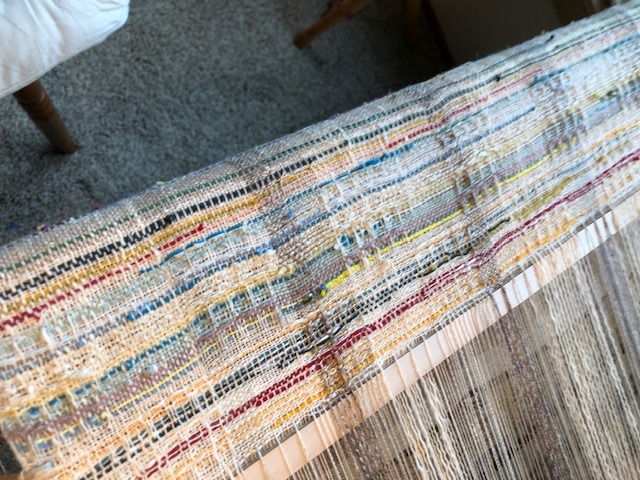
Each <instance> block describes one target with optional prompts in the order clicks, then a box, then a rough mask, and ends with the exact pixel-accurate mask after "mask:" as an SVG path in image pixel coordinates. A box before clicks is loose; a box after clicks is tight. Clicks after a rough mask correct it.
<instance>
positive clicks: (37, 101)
mask: <svg viewBox="0 0 640 480" xmlns="http://www.w3.org/2000/svg"><path fill="white" fill-rule="evenodd" d="M13 96H14V97H15V98H16V100H17V101H18V103H19V104H20V106H21V107H22V108H23V109H24V111H25V112H27V114H28V115H29V117H31V120H33V123H35V124H36V126H37V127H38V128H39V129H40V131H41V132H42V133H44V135H45V136H46V137H47V138H48V139H49V142H51V145H53V147H54V148H55V149H56V150H57V151H58V152H60V153H73V152H75V151H76V150H77V149H78V146H77V145H76V143H75V142H74V141H73V139H72V138H71V135H70V134H69V132H68V131H67V127H65V125H64V122H63V121H62V118H60V114H59V113H58V110H57V109H56V107H55V106H54V105H53V102H51V99H50V98H49V95H48V94H47V91H46V90H45V89H44V87H43V86H42V84H41V83H40V80H36V81H35V82H33V83H32V84H30V85H27V86H26V87H24V88H23V89H21V90H18V91H17V92H15V93H14V94H13Z"/></svg>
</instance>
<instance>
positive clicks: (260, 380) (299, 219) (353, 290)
mask: <svg viewBox="0 0 640 480" xmlns="http://www.w3.org/2000/svg"><path fill="white" fill-rule="evenodd" d="M639 52H640V6H638V5H637V4H636V5H635V6H634V5H630V6H627V7H626V8H616V9H611V10H609V11H607V12H605V13H604V14H602V15H599V16H597V17H593V18H591V19H589V20H587V21H583V22H579V23H576V24H572V25H571V26H569V27H567V28H564V29H562V30H559V31H556V32H554V33H551V34H545V35H542V36H540V37H538V38H535V39H533V40H531V41H530V42H527V43H525V44H523V45H522V46H519V47H516V48H513V49H510V50H507V51H505V52H502V53H500V54H496V55H493V56H491V57H489V58H487V59H484V60H480V61H477V62H474V63H471V64H468V65H465V66H463V67H460V68H458V69H455V70H453V71H451V72H448V73H445V74H443V75H441V76H438V77H436V78H434V79H432V80H430V81H428V82H426V83H423V84H420V85H416V86H413V87H410V88H408V89H406V90H403V91H401V92H399V93H396V94H393V95H389V96H388V97H386V98H383V99H381V100H378V101H376V102H373V103H371V104H368V105H365V106H363V107H361V108H358V109H356V110H354V111H352V112H349V113H346V114H344V115H340V116H339V117H337V118H334V119H332V120H330V121H327V122H324V123H321V124H319V125H316V126H314V127H311V128H309V129H306V130H303V131H302V132H299V133H297V134H294V135H292V136H289V137H286V138H284V139H281V140H279V141H276V142H274V143H271V144H268V145H265V146H263V147H260V148H258V149H255V150H252V151H250V152H247V153H246V154H243V155H240V156H238V157H235V158H232V159H230V160H228V161H226V162H223V163H220V164H217V165H215V166H213V167H211V168H209V169H206V170H203V171H200V172H196V173H194V174H192V175H189V176H186V177H184V178H181V179H178V180H175V181H173V182H170V183H168V184H165V185H163V186H161V187H158V188H154V189H151V190H149V191H147V192H145V193H143V194H141V195H140V196H138V197H135V198H132V199H130V200H127V201H124V202H121V203H119V204H117V205H115V206H113V207H110V208H107V209H105V210H102V211H98V212H95V213H93V214H92V215H89V216H87V217H85V218H82V219H80V220H76V221H73V222H70V223H67V224H65V225H63V226H61V227H58V228H55V229H53V230H51V231H48V232H45V233H43V234H40V235H37V236H32V237H28V238H25V239H22V240H21V241H18V242H15V243H13V244H10V245H7V246H5V247H2V248H0V426H1V429H2V434H3V436H4V437H5V438H6V439H7V441H8V442H9V444H10V445H11V447H12V448H13V449H14V450H15V452H16V455H17V456H18V458H19V460H20V462H21V463H22V464H23V465H24V466H25V468H26V469H37V471H38V473H39V474H40V475H43V476H45V477H47V476H48V477H51V478H53V477H56V478H87V479H89V478H101V477H103V476H105V475H113V476H116V477H122V478H130V477H136V476H137V477H141V478H145V477H149V476H161V475H162V476H172V477H178V476H179V475H181V472H190V471H193V469H196V468H200V469H201V471H205V472H207V474H208V475H210V476H211V477H212V478H219V477H220V478H227V477H234V476H236V475H238V474H239V473H240V472H241V470H242V469H243V468H244V467H246V466H247V465H248V464H250V463H251V462H253V461H254V460H255V459H256V458H258V456H259V455H260V454H261V453H263V452H266V451H268V450H270V449H271V448H273V447H274V446H276V445H277V444H278V442H280V441H282V440H284V439H286V438H287V437H288V436H290V435H291V433H292V432H294V431H295V430H296V428H300V427H301V426H304V425H305V424H307V423H308V422H309V421H310V420H311V419H313V418H315V417H317V416H318V415H319V414H321V413H322V412H323V411H325V410H326V409H327V408H329V407H330V406H331V405H333V404H335V402H337V401H338V400H339V399H341V398H343V397H344V396H345V395H347V394H348V393H349V392H350V391H351V390H352V389H353V388H355V387H356V386H358V385H360V384H362V383H363V382H365V381H366V380H367V379H368V378H370V377H371V376H372V375H374V374H375V373H376V372H378V371H379V369H380V367H381V366H382V365H384V364H385V362H387V361H388V360H389V359H392V358H395V357H397V356H399V355H401V354H403V353H404V352H406V350H407V349H408V348H409V347H410V346H411V345H412V344H414V343H415V342H416V341H417V340H418V339H421V338H424V337H425V336H428V335H429V333H430V332H433V331H434V330H436V329H438V328H440V327H442V326H443V325H445V324H447V322H449V321H451V319H453V318H455V317H456V315H458V314H459V313H460V312H461V311H464V310H466V309H468V308H469V307H470V306H471V305H473V304H475V303H477V302H479V301H481V300H482V299H484V298H487V297H488V296H489V295H491V293H492V292H493V291H494V290H495V289H496V288H497V287H498V286H500V285H501V284H504V283H505V282H506V281H508V280H509V279H510V278H511V277H512V276H513V275H514V274H516V273H518V272H519V271H521V270H522V269H523V268H526V267H527V266H529V265H530V264H531V263H532V262H534V261H535V259H536V258H538V257H539V256H541V255H544V254H545V253H546V252H549V251H550V250H552V249H554V248H555V247H556V246H557V245H559V244H561V243H562V242H563V241H564V239H566V238H568V237H569V236H570V235H572V234H574V233H575V232H576V231H578V230H579V229H580V228H581V227H582V226H583V225H584V224H585V223H588V222H589V221H590V220H592V219H593V218H595V217H598V216H599V215H601V214H602V213H603V212H605V211H606V210H607V209H609V208H612V207H613V206H615V205H618V204H619V203H620V202H622V201H623V200H624V199H626V198H629V197H630V196H631V195H632V194H633V193H635V192H637V191H638V190H639V189H640V181H639V180H638V179H639V178H640V177H639V176H638V174H639V173H640V128H639V126H640V55H639ZM417 308H420V309H421V311H422V312H424V315H423V316H422V317H421V320H420V321H415V318H416V317H415V315H409V313H410V312H412V311H415V309H417Z"/></svg>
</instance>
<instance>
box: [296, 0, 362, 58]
mask: <svg viewBox="0 0 640 480" xmlns="http://www.w3.org/2000/svg"><path fill="white" fill-rule="evenodd" d="M367 3H369V0H344V1H343V2H341V3H337V2H332V4H333V8H331V10H329V11H328V12H327V13H326V14H324V15H323V16H322V18H320V20H318V21H317V22H316V23H314V24H313V25H311V26H310V27H309V28H307V29H306V30H302V31H301V32H298V33H297V34H296V36H295V37H293V43H294V44H295V46H296V47H298V48H305V47H307V46H308V45H309V44H310V43H311V42H313V40H314V39H315V38H316V37H317V36H318V35H320V34H321V33H322V32H324V31H325V30H328V29H329V28H331V27H332V26H333V25H335V24H336V23H338V22H339V21H340V20H343V19H345V18H348V17H350V16H351V15H353V14H354V13H356V12H358V10H360V9H362V7H364V6H365V5H366V4H367Z"/></svg>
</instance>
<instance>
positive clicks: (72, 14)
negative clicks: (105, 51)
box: [0, 0, 129, 97]
mask: <svg viewBox="0 0 640 480" xmlns="http://www.w3.org/2000/svg"><path fill="white" fill-rule="evenodd" d="M128 14H129V0H0V97H3V96H5V95H8V94H9V93H13V92H15V91H17V90H19V89H21V88H22V87H24V86H26V85H28V84H30V83H31V82H34V81H35V80H37V79H38V78H40V77H41V76H42V75H43V74H45V73H46V72H47V71H48V70H50V69H52V68H53V67H55V66H56V65H58V64H59V63H61V62H63V61H65V60H67V59H69V58H71V57H73V56H74V55H77V54H78V53H80V52H82V51H83V50H86V49H87V48H90V47H92V46H94V45H96V44H98V43H100V42H101V41H103V40H104V39H105V38H106V37H107V36H109V35H110V34H111V33H113V32H114V31H115V30H117V29H118V28H119V27H121V26H122V24H124V22H125V21H126V19H127V16H128Z"/></svg>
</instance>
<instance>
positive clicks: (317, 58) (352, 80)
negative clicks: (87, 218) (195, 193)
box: [0, 0, 442, 243]
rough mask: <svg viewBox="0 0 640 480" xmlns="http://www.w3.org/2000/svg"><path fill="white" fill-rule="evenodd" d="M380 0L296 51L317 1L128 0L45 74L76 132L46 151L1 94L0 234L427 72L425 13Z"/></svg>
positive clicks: (434, 67) (89, 205) (430, 67)
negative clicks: (89, 44)
mask: <svg viewBox="0 0 640 480" xmlns="http://www.w3.org/2000/svg"><path fill="white" fill-rule="evenodd" d="M403 4H404V2H402V1H400V0H375V1H372V2H371V4H370V5H369V6H367V7H366V8H365V9H364V10H363V11H362V12H360V13H359V14H358V15H356V16H354V17H353V18H352V19H350V20H348V21H345V22H343V23H342V24H339V25H337V26H336V27H334V28H333V29H331V30H330V31H328V32H327V33H325V34H324V35H323V36H321V37H320V38H319V39H318V40H316V41H315V42H314V43H313V44H312V45H311V47H309V48H307V49H306V50H304V51H300V50H298V49H296V48H295V47H294V46H293V44H292V38H293V35H294V33H295V32H296V31H297V30H299V29H301V28H303V27H305V26H307V25H309V24H311V23H312V22H313V21H315V19H317V18H318V17H319V16H320V15H321V14H322V13H323V12H324V9H325V8H326V0H305V1H304V2H301V1H298V0H279V1H273V0H236V1H234V2H225V1H222V0H212V1H209V2H203V1H201V0H136V1H134V2H132V5H131V12H130V18H129V20H128V22H127V23H126V24H125V26H124V27H123V28H122V29H121V30H119V31H117V32H116V33H115V34H114V35H112V36H111V37H109V38H108V39H107V40H106V41H105V42H104V43H102V44H100V45H98V46H97V47H95V48H92V49H90V50H88V51H86V52H84V53H82V54H80V55H78V56H76V57H74V58H72V59H71V60H69V61H68V62H65V63H63V64H61V65H60V66H58V67H57V68H55V69H54V70H53V71H51V72H49V73H48V74H46V75H45V76H44V77H43V78H42V82H43V84H44V85H45V87H46V88H47V90H48V91H49V94H50V95H51V97H52V99H53V100H54V102H55V103H56V105H57V107H58V109H59V110H60V112H61V114H62V116H63V118H64V119H65V121H66V123H67V125H68V127H69V129H70V130H71V132H72V134H73V136H74V137H75V138H76V140H77V141H78V143H79V145H80V149H79V151H78V152H77V153H75V154H73V155H71V156H61V155H56V154H54V153H53V152H52V151H51V150H50V148H49V146H48V143H47V141H46V139H45V138H44V137H43V136H42V135H41V134H40V133H39V132H38V131H37V130H36V128H35V127H34V126H33V125H32V124H31V122H30V121H29V119H28V118H27V116H26V114H24V113H23V112H22V111H21V110H20V108H19V107H18V106H17V104H16V102H15V101H14V100H13V98H12V97H11V96H9V97H5V98H2V99H0V119H2V120H1V121H0V243H6V242H9V241H11V240H12V239H15V238H17V237H19V236H22V235H24V234H27V233H29V232H37V231H38V229H39V228H40V229H42V228H47V227H45V226H44V225H47V226H53V225H55V224H56V223H59V222H61V221H64V220H65V219H68V218H70V217H77V216H80V215H82V214H84V213H87V212H89V211H91V210H93V209H96V208H101V207H103V206H105V205H108V204H110V203H113V202H115V201H117V200H119V199H122V198H125V197H128V196H130V195H133V194H135V193H137V192H139V191H141V190H143V189H145V188H148V187H150V186H152V185H154V184H155V183H156V182H158V181H166V180H168V179H171V178H174V177H176V176H180V175H184V174H186V173H188V172H191V171H193V170H196V169H199V168H202V167H205V166H208V165H211V164H213V163H215V162H216V161H219V160H221V159H223V158H225V157H227V156H229V155H231V154H234V153H238V152H241V151H243V150H246V149H248V148H251V147H253V146H256V145H259V144H262V143H265V142H268V141H271V140H274V139H276V138H278V137H280V136H282V135H285V134H287V133H290V132H293V131H296V130H298V129H300V128H303V127H305V126H307V125H310V124H312V123H315V122H317V121H320V120H323V119H325V118H328V117H330V116H331V115H333V114H334V113H337V112H343V111H345V110H349V109H351V108H353V107H356V106H357V105H359V104H361V103H363V102H366V101H369V100H372V99H374V98H377V97H380V96H383V95H384V94H386V93H387V92H388V91H390V90H397V89H399V88H401V87H403V86H405V85H408V84H411V83H417V82H420V81H423V80H426V79H428V78H430V77H432V76H433V75H435V74H437V73H438V72H440V71H441V70H442V61H441V58H440V54H439V52H438V49H437V46H436V44H435V43H434V40H433V37H432V35H431V34H430V32H429V30H428V27H427V25H426V22H425V21H424V20H422V21H421V24H420V38H419V44H418V46H417V48H414V49H410V48H408V47H407V46H406V45H405V44H404V42H403V33H404V7H403Z"/></svg>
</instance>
